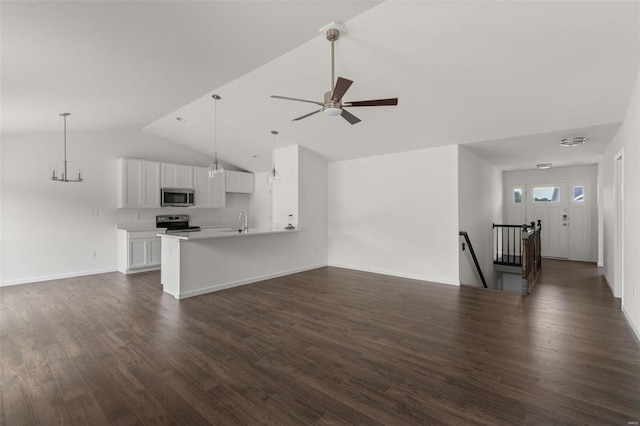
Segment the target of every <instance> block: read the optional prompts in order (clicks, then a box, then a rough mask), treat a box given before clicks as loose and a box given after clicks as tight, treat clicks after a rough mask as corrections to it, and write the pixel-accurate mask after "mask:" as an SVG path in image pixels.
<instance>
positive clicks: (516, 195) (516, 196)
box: [513, 188, 522, 204]
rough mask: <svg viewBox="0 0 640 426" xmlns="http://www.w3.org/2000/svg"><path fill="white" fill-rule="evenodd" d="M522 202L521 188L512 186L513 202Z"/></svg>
mask: <svg viewBox="0 0 640 426" xmlns="http://www.w3.org/2000/svg"><path fill="white" fill-rule="evenodd" d="M521 202H522V188H513V203H514V204H520V203H521Z"/></svg>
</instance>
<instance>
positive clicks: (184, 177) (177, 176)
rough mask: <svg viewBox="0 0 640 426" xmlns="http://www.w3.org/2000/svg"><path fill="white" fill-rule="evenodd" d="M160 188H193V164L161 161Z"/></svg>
mask: <svg viewBox="0 0 640 426" xmlns="http://www.w3.org/2000/svg"><path fill="white" fill-rule="evenodd" d="M161 175H162V184H161V187H162V188H189V189H194V188H193V166H186V165H184V164H171V163H162V173H161Z"/></svg>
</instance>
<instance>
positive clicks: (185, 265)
mask: <svg viewBox="0 0 640 426" xmlns="http://www.w3.org/2000/svg"><path fill="white" fill-rule="evenodd" d="M301 232H302V233H304V231H299V230H297V229H293V230H285V229H277V230H275V229H274V230H271V229H249V230H247V231H246V232H239V231H238V230H237V229H234V228H213V229H203V230H202V231H199V232H184V233H177V234H164V233H159V234H158V236H159V237H161V239H162V249H161V262H162V270H161V282H162V285H163V290H164V291H165V292H166V293H169V294H171V295H172V296H173V297H175V298H176V299H184V298H187V297H192V296H197V295H200V294H205V293H210V292H214V291H218V290H223V289H226V288H231V287H236V286H239V285H244V284H249V283H253V282H256V281H262V280H265V279H268V278H274V277H277V276H282V275H287V274H290V273H295V272H300V271H302V270H306V269H309V268H302V269H300V270H291V269H290V265H289V264H288V262H287V253H286V250H285V251H282V250H279V249H278V248H283V247H287V246H291V242H292V241H291V239H292V238H295V237H296V235H297V234H299V233H301ZM287 234H289V235H287Z"/></svg>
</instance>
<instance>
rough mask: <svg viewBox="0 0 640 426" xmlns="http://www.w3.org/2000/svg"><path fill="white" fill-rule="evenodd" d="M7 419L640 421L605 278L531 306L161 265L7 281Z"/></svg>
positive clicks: (537, 298)
mask: <svg viewBox="0 0 640 426" xmlns="http://www.w3.org/2000/svg"><path fill="white" fill-rule="evenodd" d="M0 315H1V316H0V321H1V323H0V327H1V334H0V338H1V342H0V350H1V352H0V357H1V358H0V384H1V386H0V393H1V394H0V424H3V425H4V424H6V425H23V424H24V425H27V424H29V425H31V424H33V425H38V424H65V425H67V424H76V425H100V424H123V425H124V424H126V425H130V424H180V425H208V424H222V425H235V424H248V425H255V424H283V425H303V424H318V425H335V424H363V425H377V424H388V425H405V424H406V425H412V424H421V425H424V424H453V425H463V424H490V425H497V424H520V425H522V424H526V425H533V424H545V425H546V424H597V425H600V424H615V425H628V424H637V423H634V422H638V421H640V345H639V344H638V341H637V340H636V338H635V336H634V335H633V333H632V331H631V329H630V327H629V325H628V324H627V322H626V321H625V319H624V316H623V314H622V312H621V311H620V310H619V301H617V300H616V299H614V298H613V297H612V295H611V292H610V291H609V289H608V287H607V285H606V283H605V282H604V280H603V278H602V277H601V276H600V273H599V271H598V269H597V268H595V267H594V266H593V265H590V264H584V263H575V262H562V261H552V260H545V261H544V266H543V271H542V275H541V278H540V280H539V282H538V284H537V285H536V287H535V289H534V291H533V293H532V294H531V295H530V296H528V297H521V296H519V295H516V294H511V293H506V292H497V291H492V290H482V289H478V288H470V287H464V286H463V287H454V286H448V285H440V284H430V283H424V282H418V281H413V280H408V279H402V278H394V277H388V276H382V275H375V274H370V273H364V272H356V271H350V270H345V269H339V268H321V269H316V270H313V271H310V272H305V273H300V274H296V275H291V276H288V277H283V278H278V279H273V280H268V281H264V282H262V283H259V284H254V285H248V286H244V287H238V288H234V289H229V290H225V291H221V292H218V293H211V294H207V295H204V296H199V297H194V298H191V299H185V300H182V301H180V302H178V301H177V300H175V299H173V298H172V297H170V296H168V295H165V294H163V293H162V288H161V285H160V278H159V273H158V272H151V273H141V274H135V275H130V276H125V275H122V274H119V273H110V274H103V275H94V276H89V277H81V278H74V279H66V280H58V281H50V282H44V283H35V284H27V285H19V286H13V287H5V288H0Z"/></svg>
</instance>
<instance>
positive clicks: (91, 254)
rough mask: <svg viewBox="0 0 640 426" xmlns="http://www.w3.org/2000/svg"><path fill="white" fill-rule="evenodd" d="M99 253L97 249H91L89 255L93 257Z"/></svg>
mask: <svg viewBox="0 0 640 426" xmlns="http://www.w3.org/2000/svg"><path fill="white" fill-rule="evenodd" d="M97 254H98V253H96V251H95V250H91V252H90V253H89V256H91V257H96V256H97Z"/></svg>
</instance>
